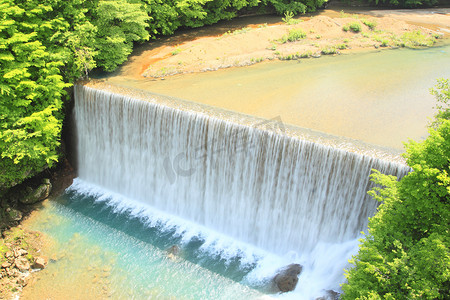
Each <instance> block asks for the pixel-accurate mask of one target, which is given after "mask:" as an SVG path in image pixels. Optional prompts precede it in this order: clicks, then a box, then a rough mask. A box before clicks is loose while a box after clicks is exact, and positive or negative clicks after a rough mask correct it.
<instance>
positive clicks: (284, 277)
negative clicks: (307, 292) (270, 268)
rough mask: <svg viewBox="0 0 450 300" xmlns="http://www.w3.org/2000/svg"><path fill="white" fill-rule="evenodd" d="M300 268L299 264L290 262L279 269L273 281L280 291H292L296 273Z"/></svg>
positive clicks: (296, 280)
mask: <svg viewBox="0 0 450 300" xmlns="http://www.w3.org/2000/svg"><path fill="white" fill-rule="evenodd" d="M302 269H303V267H302V266H301V265H299V264H290V265H288V266H286V267H284V268H282V269H280V270H279V271H278V272H277V275H275V277H274V278H273V281H274V283H275V284H276V286H277V287H278V289H279V290H280V291H281V292H282V293H285V292H290V291H293V290H294V289H295V287H296V286H297V282H298V275H299V274H300V273H301V272H302Z"/></svg>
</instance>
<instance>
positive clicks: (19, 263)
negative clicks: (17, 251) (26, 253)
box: [14, 257, 30, 272]
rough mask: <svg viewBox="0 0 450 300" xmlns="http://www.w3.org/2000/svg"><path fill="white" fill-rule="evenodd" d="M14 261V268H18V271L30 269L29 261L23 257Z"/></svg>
mask: <svg viewBox="0 0 450 300" xmlns="http://www.w3.org/2000/svg"><path fill="white" fill-rule="evenodd" d="M14 263H15V265H16V268H17V269H19V271H20V272H26V271H28V270H29V269H30V263H29V262H28V259H26V258H25V257H19V258H16V260H15V261H14Z"/></svg>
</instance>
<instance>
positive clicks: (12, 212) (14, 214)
mask: <svg viewBox="0 0 450 300" xmlns="http://www.w3.org/2000/svg"><path fill="white" fill-rule="evenodd" d="M8 215H9V218H10V219H11V220H12V221H20V220H22V213H21V212H20V211H19V210H17V209H14V208H11V209H9V210H8Z"/></svg>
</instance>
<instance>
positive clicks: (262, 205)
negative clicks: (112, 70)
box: [70, 86, 409, 299]
mask: <svg viewBox="0 0 450 300" xmlns="http://www.w3.org/2000/svg"><path fill="white" fill-rule="evenodd" d="M75 116H76V118H75V119H76V125H77V136H78V149H77V151H78V164H79V166H78V171H79V179H77V180H76V181H75V183H74V185H73V186H72V187H71V189H70V190H71V191H72V192H76V193H78V194H80V195H84V196H90V197H94V198H95V199H96V200H95V201H96V202H103V203H104V205H106V206H107V207H111V208H112V212H113V213H114V214H126V215H127V216H128V217H129V218H137V219H139V222H141V223H142V224H145V225H146V226H147V227H148V228H159V229H158V230H159V231H160V232H163V233H164V232H165V233H167V232H170V238H169V239H168V240H169V241H171V242H172V240H171V239H173V238H175V240H173V241H174V242H176V243H179V244H180V245H182V246H183V247H184V249H186V253H189V251H188V249H189V248H190V247H191V248H192V247H194V246H192V245H193V244H192V243H194V244H196V245H197V246H195V247H194V248H195V249H196V250H195V251H194V252H196V253H207V254H206V256H205V257H216V258H217V259H218V261H223V263H219V264H216V267H212V268H210V269H211V270H213V271H214V272H215V273H216V274H217V273H219V274H220V273H221V272H222V274H223V275H224V276H226V277H227V278H232V279H233V280H235V281H238V282H240V283H242V284H244V285H248V286H251V287H254V288H259V287H261V286H263V285H264V284H263V283H264V282H265V281H267V280H268V278H270V277H272V276H273V274H274V272H275V271H276V269H278V268H279V267H281V266H283V265H285V264H288V263H290V262H298V263H300V264H302V265H303V266H304V271H303V273H302V274H301V276H300V279H299V285H298V287H297V289H296V291H295V292H293V293H288V294H285V295H282V296H279V297H282V298H285V297H286V298H289V297H293V298H295V299H300V298H302V299H311V298H313V297H316V296H320V295H321V294H323V290H324V289H334V290H338V289H339V284H340V283H342V282H343V280H344V278H343V268H344V267H346V265H347V260H348V259H349V258H350V257H351V255H352V254H355V253H356V251H357V238H358V237H359V235H360V232H361V231H362V230H364V228H365V227H366V226H367V219H368V217H370V216H372V215H373V214H374V213H375V211H376V207H377V203H376V201H374V200H373V199H371V198H370V197H369V196H368V195H367V190H368V189H370V187H371V186H372V184H371V183H370V182H369V180H368V178H369V174H370V172H371V170H372V169H373V168H375V169H378V170H380V171H381V172H383V173H387V174H393V175H396V176H398V177H401V176H403V175H405V174H406V173H407V172H408V171H409V169H408V167H406V166H405V165H403V164H401V163H398V162H396V161H391V160H385V159H379V158H377V157H376V156H373V155H367V153H366V152H364V151H358V150H357V149H356V150H354V151H347V150H346V149H342V148H339V147H331V146H329V145H327V144H323V143H319V142H317V141H315V140H308V139H302V138H298V137H296V136H294V135H289V134H284V133H283V132H280V130H266V129H261V128H255V127H252V126H248V125H242V124H240V123H239V122H235V121H233V120H232V121H230V120H229V119H226V118H220V117H217V116H211V115H209V114H205V113H203V112H202V111H198V110H193V109H180V108H178V107H173V106H170V105H161V104H159V103H156V102H152V101H141V100H137V99H134V98H132V97H130V96H127V95H120V94H115V93H111V92H108V91H103V90H97V89H94V88H89V87H85V86H76V87H75ZM319 140H320V139H319ZM125 222H126V220H125ZM162 235H163V236H164V234H162ZM166 235H167V234H166ZM166 243H167V242H166ZM163 246H165V247H166V246H169V245H163ZM162 248H163V247H162ZM269 253H270V254H269ZM200 256H201V255H200ZM200 256H197V255H193V256H192V255H191V257H190V258H189V259H190V261H192V262H194V263H195V264H196V265H200V266H201V265H202V259H200V258H198V257H200ZM206 260H209V258H208V259H206ZM213 265H214V264H213ZM229 266H234V267H233V268H232V271H230V272H227V271H221V270H220V269H221V268H222V269H225V270H226V269H227V268H229ZM208 268H209V267H208ZM155 276H158V275H155ZM205 297H206V296H205ZM206 298H208V297H206ZM238 298H242V297H238ZM244 298H246V297H244ZM209 299H216V298H214V297H211V298H209Z"/></svg>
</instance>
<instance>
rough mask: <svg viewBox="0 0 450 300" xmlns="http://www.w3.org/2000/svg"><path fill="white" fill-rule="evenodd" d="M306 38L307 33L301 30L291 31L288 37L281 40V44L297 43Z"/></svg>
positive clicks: (285, 36)
mask: <svg viewBox="0 0 450 300" xmlns="http://www.w3.org/2000/svg"><path fill="white" fill-rule="evenodd" d="M305 37H306V33H305V32H304V31H303V30H301V29H291V30H289V33H288V34H287V35H284V36H283V37H282V38H281V39H280V42H281V43H283V44H284V43H287V42H296V41H299V40H301V39H304V38H305Z"/></svg>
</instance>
